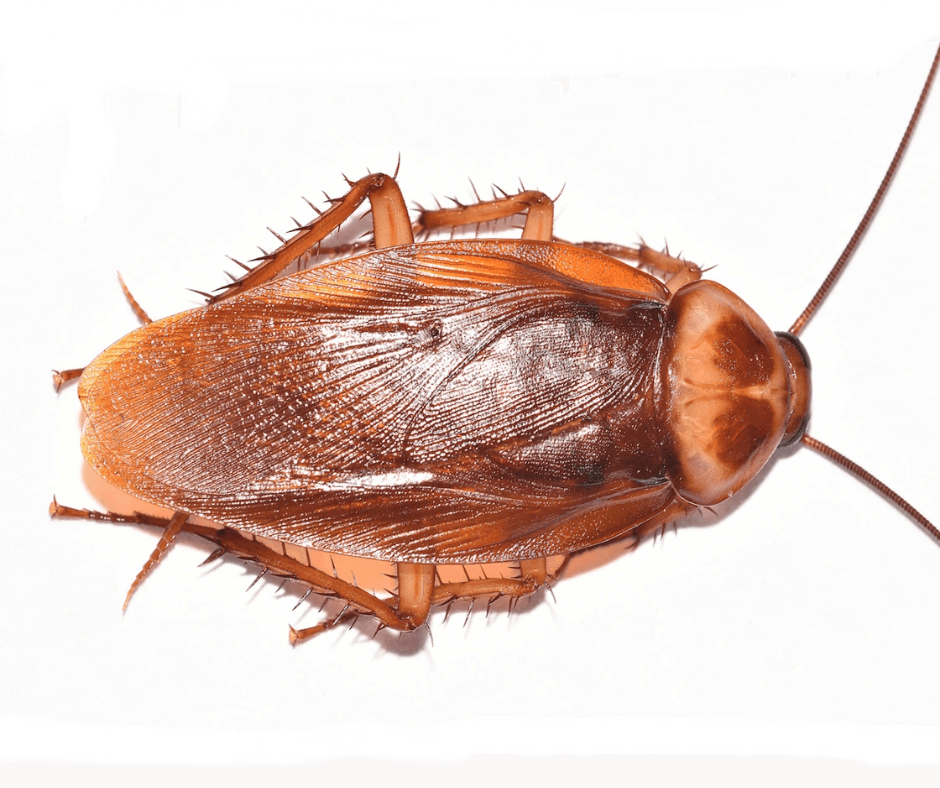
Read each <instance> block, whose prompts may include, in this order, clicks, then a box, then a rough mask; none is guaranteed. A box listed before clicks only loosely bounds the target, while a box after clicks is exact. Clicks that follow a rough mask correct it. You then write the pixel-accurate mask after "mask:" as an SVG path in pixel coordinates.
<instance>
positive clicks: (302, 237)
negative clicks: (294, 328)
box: [209, 173, 414, 303]
mask: <svg viewBox="0 0 940 788" xmlns="http://www.w3.org/2000/svg"><path fill="white" fill-rule="evenodd" d="M349 184H350V189H349V191H348V192H347V193H346V195H345V196H344V197H339V198H337V199H335V200H331V201H330V202H331V203H332V204H331V205H330V207H329V209H328V210H326V211H325V212H324V213H322V214H321V215H320V216H319V217H318V218H317V219H315V220H314V221H312V222H311V223H310V224H305V225H303V226H301V227H298V228H296V230H295V232H296V233H297V234H296V235H295V236H294V237H293V238H291V239H290V240H285V241H284V243H283V245H282V246H281V247H280V248H279V249H277V250H275V251H274V252H272V253H271V254H266V255H265V256H264V257H260V258H258V259H259V260H260V261H261V264H260V265H258V266H256V267H255V268H251V269H249V270H248V272H247V273H246V274H245V275H244V276H242V277H241V278H240V279H236V280H235V281H234V282H231V283H230V284H228V285H226V287H225V289H224V290H223V292H222V293H221V294H220V295H217V296H209V302H210V303H214V302H216V301H221V300H224V299H226V298H230V297H231V296H233V295H235V294H236V293H241V292H242V291H244V290H249V289H251V288H252V287H257V286H258V285H260V284H264V283H265V282H269V281H270V280H271V279H273V278H274V277H275V276H277V274H279V273H280V272H281V271H283V270H284V269H285V268H287V266H288V265H290V264H291V263H292V262H294V261H295V260H298V259H300V258H302V257H304V256H305V255H307V254H309V253H310V252H312V251H313V250H314V249H315V248H316V247H317V245H318V244H319V243H320V242H321V241H323V240H324V239H325V238H326V237H327V236H328V235H329V234H330V233H332V232H333V231H334V230H336V229H337V228H338V227H339V226H340V225H341V224H342V223H343V222H344V221H346V219H348V218H349V217H350V216H352V214H353V213H354V212H355V210H356V209H357V208H358V207H359V206H360V205H362V203H363V202H364V201H365V200H366V199H367V198H368V200H369V203H370V204H371V207H372V223H373V228H374V232H375V246H376V248H377V249H383V248H385V247H388V246H400V245H402V244H410V243H414V234H413V233H412V230H411V220H410V219H409V217H408V209H407V208H406V207H405V201H404V199H403V198H402V196H401V190H400V189H399V188H398V184H397V183H396V182H395V178H394V176H391V175H383V174H381V173H378V174H376V175H368V176H366V177H365V178H360V179H359V180H358V181H356V182H355V183H353V182H352V181H349ZM278 237H279V238H280V236H278Z"/></svg>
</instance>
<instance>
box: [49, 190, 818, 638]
mask: <svg viewBox="0 0 940 788" xmlns="http://www.w3.org/2000/svg"><path fill="white" fill-rule="evenodd" d="M365 199H369V200H370V201H371V206H372V215H373V220H374V224H375V246H376V250H375V251H374V252H369V253H366V254H362V255H359V256H354V257H351V258H345V259H340V260H335V261H329V262H326V263H320V264H317V265H315V266H314V267H312V268H311V269H309V270H307V271H304V272H302V273H299V274H294V275H292V276H287V277H282V278H277V279H276V278H274V277H275V276H276V275H278V274H279V273H280V272H281V271H283V270H284V269H285V268H286V267H287V266H288V265H289V264H290V263H291V262H293V261H295V260H298V259H304V258H309V257H311V256H312V255H313V254H314V253H315V250H316V248H317V245H318V244H319V243H320V242H321V241H322V240H323V239H324V238H325V237H326V236H327V235H328V234H329V233H330V232H332V230H333V229H335V228H336V227H337V226H338V225H339V224H340V223H341V222H342V221H344V220H345V219H346V218H348V216H349V215H351V214H352V212H353V211H354V210H355V209H356V207H358V205H359V204H361V203H362V202H363V201H364V200H365ZM522 211H527V219H526V228H525V231H524V232H523V240H521V241H506V240H499V241H497V240H476V241H452V242H433V243H423V244H414V243H413V241H414V237H413V236H414V233H415V232H417V233H420V232H421V231H423V230H426V229H430V228H437V227H450V226H453V225H457V224H461V225H464V224H468V225H473V224H477V223H478V222H483V221H488V220H490V219H493V218H498V217H500V216H508V215H512V214H514V213H518V212H522ZM552 221H553V220H552V201H551V200H550V199H549V198H548V197H546V196H545V195H542V194H540V193H538V192H529V191H526V192H522V193H520V194H519V195H512V196H506V197H505V198H502V199H498V200H493V201H489V202H487V203H481V204H478V205H471V206H462V205H461V206H458V207H456V208H453V209H441V210H437V211H426V212H423V213H422V216H421V218H420V219H419V220H418V222H417V223H416V225H415V226H414V228H413V227H412V225H411V223H410V221H409V220H408V216H407V212H406V211H405V209H404V203H403V201H402V199H401V195H400V193H399V191H398V187H397V184H396V182H395V179H394V177H390V176H386V175H381V174H379V175H370V176H368V177H367V178H363V179H361V180H360V181H357V182H355V183H352V184H351V189H350V192H349V193H348V194H347V195H346V196H345V197H343V198H341V199H338V200H334V201H332V207H331V208H330V209H329V210H328V211H326V212H325V213H324V214H323V216H321V217H320V218H318V219H317V220H316V221H314V222H312V223H311V224H310V225H306V226H304V227H301V228H299V231H298V232H297V234H296V235H295V237H294V238H292V239H291V240H290V241H288V242H286V243H285V244H284V245H283V246H282V247H281V248H280V249H278V250H276V251H275V252H274V253H272V254H265V255H264V257H263V258H261V259H260V264H259V265H258V266H257V267H256V268H254V269H252V270H251V271H249V272H248V273H247V274H246V275H245V276H244V277H243V278H242V279H240V280H236V281H235V282H234V283H232V285H231V286H230V287H229V288H228V289H227V290H226V292H224V293H223V295H222V296H221V297H218V298H213V299H212V301H213V303H210V304H208V305H207V306H205V307H202V308H200V309H197V310H192V311H190V312H187V313H183V314H181V315H175V316H172V317H169V318H166V319H164V320H160V321H157V322H155V323H152V324H149V325H146V326H144V327H143V328H141V329H139V330H138V331H136V332H134V333H132V334H130V335H128V336H127V337H125V338H124V339H122V340H120V341H119V342H118V343H116V344H115V345H113V346H112V347H111V348H109V349H108V350H106V351H105V352H104V353H103V354H102V355H101V356H99V357H98V358H97V359H95V361H93V362H92V364H91V365H89V367H88V368H86V370H85V372H84V374H83V376H82V379H81V382H80V384H79V396H80V398H81V401H82V404H83V407H84V408H85V411H86V413H87V415H88V421H87V423H86V427H85V431H84V434H83V439H82V447H83V452H84V454H85V456H86V458H87V459H88V461H89V463H90V464H91V465H92V466H93V467H94V468H95V469H96V470H97V471H98V472H99V473H101V475H102V476H104V478H106V479H107V480H109V481H111V482H112V483H114V484H115V485H117V486H118V487H121V488H122V489H124V490H126V491H128V492H131V493H132V494H134V495H136V496H138V497H140V498H143V499H145V500H148V501H151V502H152V503H156V504H159V505H161V506H165V507H167V508H170V509H172V510H174V512H176V513H177V514H176V515H175V516H174V518H173V519H172V526H170V525H168V526H167V536H166V540H167V542H168V540H169V539H170V538H172V536H173V535H175V533H176V532H177V531H178V530H189V531H194V532H196V527H195V526H193V525H192V524H191V523H189V522H188V521H187V520H186V519H185V517H184V516H185V515H189V514H197V515H202V516H204V517H207V518H209V519H210V520H212V521H214V522H217V523H219V524H220V525H222V526H224V529H222V530H219V531H218V532H216V533H215V534H211V533H203V531H205V530H206V529H204V528H203V529H202V531H199V532H200V533H201V534H202V535H206V536H207V538H210V539H212V540H214V541H216V542H218V543H219V544H220V545H221V546H223V547H224V548H225V549H226V550H228V551H230V552H233V553H235V554H237V555H243V556H247V557H250V558H253V559H255V560H257V561H258V562H259V563H261V564H262V565H264V566H265V567H266V568H267V569H269V570H271V571H273V572H274V573H275V574H278V575H282V576H289V577H294V578H297V579H299V580H302V581H303V582H306V583H308V584H309V585H310V586H311V587H313V588H314V589H316V590H319V591H324V592H329V593H333V594H336V595H338V596H340V597H342V598H343V599H345V600H346V601H347V603H348V605H349V606H350V607H351V608H352V611H351V612H350V614H353V613H358V612H367V613H370V614H372V615H374V616H375V617H376V618H377V619H378V620H379V622H380V623H381V624H382V625H384V626H391V627H395V628H399V629H413V628H415V627H417V626H420V625H421V624H422V623H423V622H424V621H425V620H426V617H427V614H428V610H429V606H430V605H431V604H433V603H435V602H442V601H447V600H449V599H452V598H459V597H471V598H473V597H487V598H491V597H493V596H495V595H509V596H520V595H523V594H526V593H530V592H531V591H532V590H534V589H535V588H537V587H538V586H539V585H541V584H543V583H544V582H545V581H546V580H547V578H548V575H547V573H546V571H545V558H546V557H548V556H554V555H565V554H568V553H571V552H573V551H576V550H580V549H584V548H586V547H590V546H592V545H595V544H599V543H601V542H605V541H608V540H611V539H615V538H620V537H632V538H639V537H641V536H642V535H644V534H645V533H649V532H651V531H654V530H656V529H658V528H660V527H661V526H662V525H664V524H665V523H667V522H669V521H671V520H673V519H675V518H677V517H679V516H682V515H684V514H687V513H689V512H691V511H694V510H695V509H696V508H697V507H699V506H707V505H710V504H712V503H716V502H718V501H721V500H724V499H725V498H727V497H728V496H730V495H732V494H734V493H736V492H738V491H739V490H741V489H742V488H743V487H744V486H745V485H746V484H747V483H748V482H749V481H750V480H751V479H752V478H753V477H754V475H755V474H756V473H757V472H758V471H759V470H760V468H761V467H763V465H764V464H765V463H766V462H767V460H768V459H769V457H770V456H771V454H772V453H773V451H774V450H775V449H776V448H777V446H778V445H780V444H781V443H789V442H791V441H793V440H797V439H799V437H800V436H801V435H802V432H803V430H804V429H805V425H806V422H807V420H808V416H809V403H810V394H809V392H810V385H809V365H808V362H807V360H806V355H805V350H803V349H802V347H801V346H800V345H799V344H798V341H797V340H795V338H793V337H790V336H788V335H784V336H779V335H775V334H774V333H773V332H772V331H771V330H770V329H769V328H768V327H767V326H766V325H765V324H764V323H763V321H762V320H761V319H760V318H759V317H758V316H757V315H756V314H755V313H754V312H753V310H751V309H750V307H748V306H747V305H746V304H745V303H744V302H743V301H741V299H739V298H738V297H737V296H735V295H734V294H733V293H730V291H728V290H726V289H725V288H723V287H722V286H720V285H717V284H715V283H711V282H705V281H700V280H699V278H700V276H701V271H700V269H699V268H698V267H697V266H695V265H694V264H691V263H688V262H686V261H682V260H679V259H677V258H673V257H671V256H669V255H668V254H664V253H660V252H655V251H654V250H652V249H649V248H648V247H646V246H645V245H644V246H642V247H641V248H640V249H638V250H630V249H624V248H623V247H616V246H613V245H596V244H584V245H581V246H579V245H569V244H564V243H561V242H558V241H557V239H554V237H553V234H552ZM604 251H609V252H613V253H614V254H615V255H616V256H619V257H621V258H626V259H629V260H634V261H638V262H640V263H641V264H646V265H649V266H651V267H654V268H656V269H658V270H659V271H660V272H662V273H663V274H664V275H670V278H669V279H668V280H667V283H666V285H665V286H664V285H663V284H662V283H661V282H660V281H659V280H657V279H655V278H654V277H652V276H649V275H647V274H644V273H642V272H640V271H638V270H636V269H634V268H630V267H629V266H626V265H624V264H623V263H622V262H620V261H618V260H617V259H614V258H613V257H610V256H607V255H605V254H604V253H603V252H604ZM796 330H798V328H797V329H796ZM71 372H72V371H67V372H66V373H62V375H63V379H67V377H68V376H69V375H70V374H71ZM62 509H63V507H57V509H56V511H57V513H60V514H61V513H63V511H62ZM181 520H182V521H183V522H182V525H181V524H180V521H181ZM165 546H166V545H165V544H164V545H163V548H162V549H165ZM307 548H313V549H318V550H326V551H329V552H338V553H343V554H349V555H357V556H363V557H371V558H381V559H384V560H388V561H392V562H395V563H397V564H398V565H399V583H400V586H399V591H398V594H397V595H396V596H395V597H393V598H392V600H391V601H390V602H389V601H383V600H379V599H377V598H375V597H374V596H372V595H370V594H368V593H367V592H365V591H362V590H361V589H358V588H355V587H354V586H353V585H351V584H348V583H343V582H342V581H338V580H337V579H336V578H329V577H328V576H327V575H325V574H323V573H320V574H317V572H316V570H313V569H312V568H311V567H310V566H309V561H308V560H305V559H304V558H303V553H304V552H305V550H306V549H307ZM158 552H162V550H159V551H158ZM158 557H159V556H158V553H155V555H154V558H153V559H152V560H151V562H148V567H147V568H149V566H150V565H151V564H152V563H153V562H154V561H155V560H156V558H158ZM487 561H513V562H519V566H520V569H519V575H520V576H519V578H517V579H515V578H514V579H509V580H505V579H493V580H484V581H472V580H469V579H468V580H467V581H466V582H454V583H443V582H439V580H438V579H437V577H436V575H435V573H434V571H433V568H434V566H435V565H437V564H451V563H477V562H487ZM320 575H323V576H322V577H321V576H320ZM344 615H346V613H345V611H344V613H343V614H341V616H340V617H342V616H344ZM331 623H335V622H327V624H325V625H321V626H320V627H315V628H312V629H311V630H305V631H304V632H302V633H294V636H295V637H299V638H303V637H308V636H311V635H313V634H316V633H317V632H319V631H322V629H323V628H325V627H326V626H328V625H331Z"/></svg>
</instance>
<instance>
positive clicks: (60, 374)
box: [52, 273, 152, 391]
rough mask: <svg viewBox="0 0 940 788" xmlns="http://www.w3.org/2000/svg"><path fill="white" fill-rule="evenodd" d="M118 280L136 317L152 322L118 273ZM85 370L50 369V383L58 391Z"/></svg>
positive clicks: (144, 323)
mask: <svg viewBox="0 0 940 788" xmlns="http://www.w3.org/2000/svg"><path fill="white" fill-rule="evenodd" d="M118 281H119V282H120V283H121V290H123V291H124V297H125V298H126V299H127V301H128V303H129V304H130V305H131V309H133V310H134V314H135V315H137V319H138V320H139V321H140V322H141V323H142V324H143V325H147V323H150V322H152V321H151V320H150V317H149V316H148V315H147V313H146V312H144V310H143V309H142V308H141V306H140V304H138V303H137V299H136V298H134V296H133V295H131V291H130V290H129V289H128V287H127V285H126V284H124V278H123V277H122V276H121V274H120V273H118ZM84 371H85V368H84V367H79V368H76V369H63V370H61V371H60V370H58V369H54V370H52V384H53V385H54V386H55V390H56V391H58V390H59V389H61V388H62V385H63V384H64V383H68V382H69V381H70V380H75V378H80V377H81V376H82V372H84Z"/></svg>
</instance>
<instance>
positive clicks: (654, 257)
mask: <svg viewBox="0 0 940 788" xmlns="http://www.w3.org/2000/svg"><path fill="white" fill-rule="evenodd" d="M555 240H556V241H560V240H561V239H560V238H556V239H555ZM563 243H570V242H569V241H564V242H563ZM570 245H571V246H579V247H581V248H582V249H590V250H591V251H592V252H600V253H601V254H606V255H609V256H610V257H616V258H617V259H618V260H631V261H636V262H638V263H639V264H640V265H645V266H649V267H650V268H653V269H655V270H657V271H660V272H661V273H663V274H671V276H670V277H669V278H668V279H667V280H666V287H667V288H668V289H669V292H670V293H675V292H676V291H677V290H678V289H679V288H680V287H682V286H683V285H687V284H688V283H689V282H695V281H697V280H699V279H701V278H702V269H701V268H699V266H697V265H696V264H695V263H690V262H689V261H688V260H682V259H680V258H678V257H673V256H672V255H670V254H669V252H668V250H667V251H665V252H657V251H656V250H655V249H652V248H651V247H649V246H647V245H646V244H645V243H642V242H641V243H640V245H639V246H638V247H636V248H634V247H632V246H621V245H620V244H610V243H604V242H603V241H581V242H579V243H571V244H570Z"/></svg>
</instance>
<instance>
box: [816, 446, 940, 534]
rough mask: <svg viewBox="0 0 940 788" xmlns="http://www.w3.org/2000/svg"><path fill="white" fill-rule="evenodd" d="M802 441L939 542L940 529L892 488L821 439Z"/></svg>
mask: <svg viewBox="0 0 940 788" xmlns="http://www.w3.org/2000/svg"><path fill="white" fill-rule="evenodd" d="M802 441H803V443H805V444H806V445H807V446H809V447H810V448H811V449H813V450H814V451H818V452H819V453H820V454H821V455H823V457H828V458H829V459H830V460H832V461H833V462H834V463H836V464H837V465H841V466H842V467H843V468H845V470H847V471H848V472H849V473H851V474H853V475H854V476H856V477H858V478H859V479H861V480H862V481H863V482H865V484H867V485H868V486H869V487H872V488H874V489H875V490H877V491H878V492H880V493H881V494H882V495H883V496H884V497H885V498H887V499H888V500H889V501H891V503H893V504H894V505H895V506H897V507H898V508H900V509H903V510H904V511H905V512H907V514H909V515H910V516H911V517H912V518H913V519H914V520H916V521H917V523H918V524H919V525H920V527H921V528H923V529H924V530H925V531H926V532H927V533H928V534H930V535H931V536H932V537H933V538H934V539H935V540H936V541H937V542H938V543H940V529H938V528H937V526H935V525H934V524H933V523H932V522H930V520H928V519H927V518H926V517H924V515H922V514H921V513H920V512H918V511H917V509H915V508H914V507H913V506H911V505H910V504H909V503H908V502H907V501H905V500H904V499H903V498H902V497H901V496H900V495H898V494H897V493H896V492H895V491H894V490H892V489H891V488H890V487H888V485H887V484H885V483H884V482H883V481H881V480H880V479H877V478H875V477H874V476H872V475H871V474H870V473H869V472H868V471H866V470H865V469H864V468H863V467H862V466H860V465H857V464H856V463H854V462H852V461H851V460H850V459H849V458H848V457H846V456H845V455H844V454H839V452H837V451H836V450H835V449H833V448H831V447H830V446H827V445H826V444H825V443H823V442H822V441H818V440H816V439H815V438H811V437H810V436H809V435H805V434H804V435H803V437H802Z"/></svg>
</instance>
